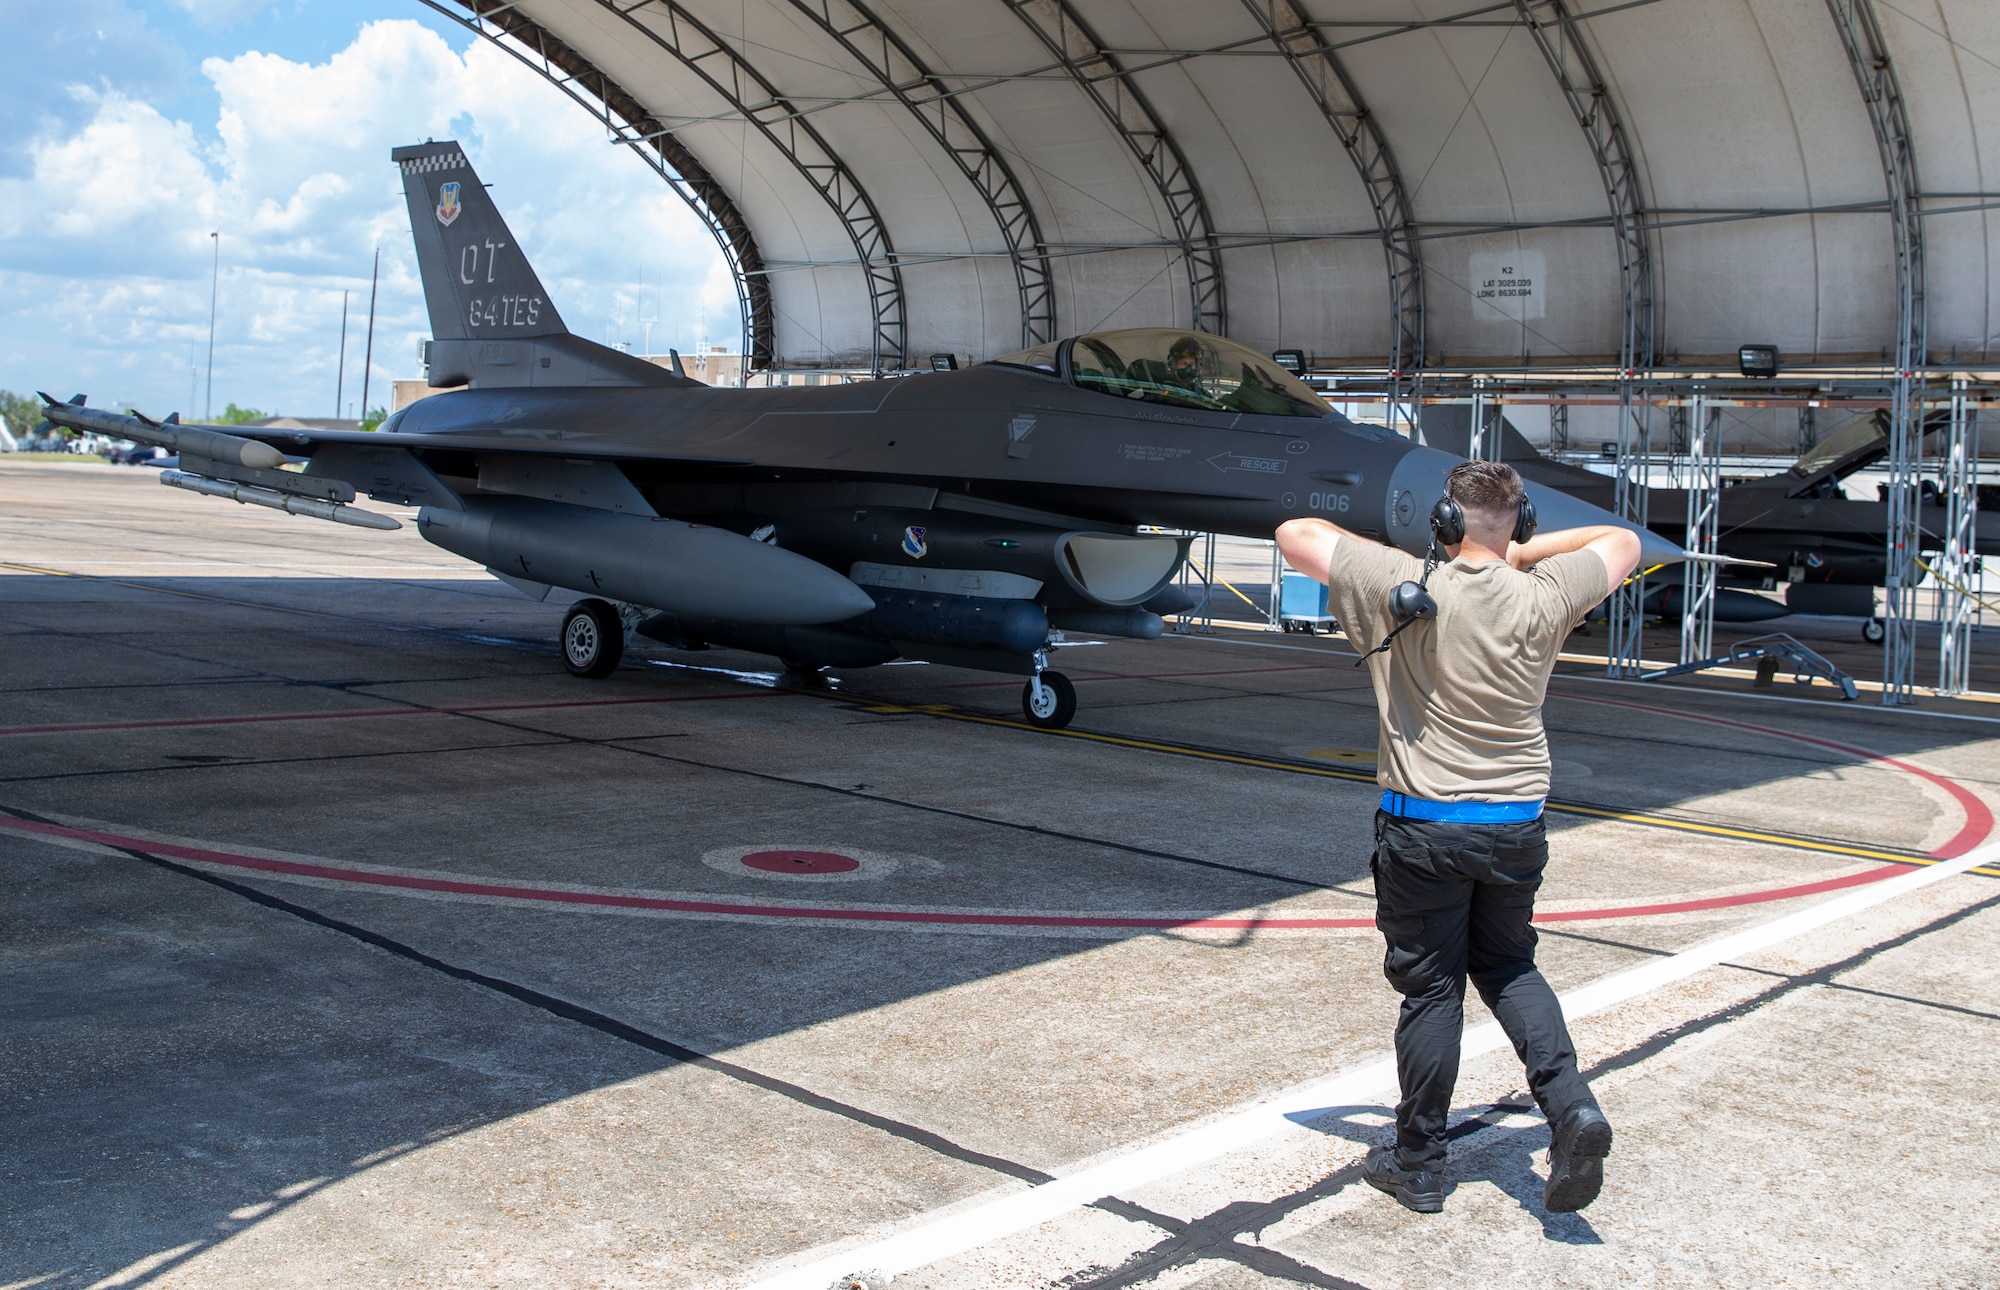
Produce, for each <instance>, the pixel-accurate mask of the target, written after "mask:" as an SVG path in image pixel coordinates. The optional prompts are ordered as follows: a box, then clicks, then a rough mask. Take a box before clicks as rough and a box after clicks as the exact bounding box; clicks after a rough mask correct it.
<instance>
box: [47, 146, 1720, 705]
mask: <svg viewBox="0 0 2000 1290" xmlns="http://www.w3.org/2000/svg"><path fill="white" fill-rule="evenodd" d="M391 155H392V159H393V160H394V161H395V162H396V164H397V165H398V166H399V167H401V170H402V176H403V185H404V192H405V195H406V197H407V198H408V202H409V211H410V221H411V231H412V233H413V235H414V236H415V239H416V248H417V262H418V266H419V269H420V272H421V274H422V278H423V285H424V295H425V299H426V302H427V304H428V306H429V310H430V318H431V329H432V336H433V339H432V340H431V341H430V343H429V345H428V346H427V349H426V358H427V362H428V365H429V382H430V384H431V385H432V386H435V387H458V386H464V387H466V388H464V389H462V390H461V389H447V392H444V393H439V394H436V395H433V396H431V397H429V398H425V399H422V400H420V401H418V402H416V403H413V404H410V405H409V406H407V407H405V408H403V409H401V410H400V411H398V412H396V413H395V414H394V415H392V416H390V417H389V418H388V419H387V420H386V421H384V422H383V423H382V425H381V426H380V427H379V428H378V429H377V430H376V431H374V432H362V431H331V430H278V429H260V430H256V431H248V432H246V431H243V430H241V429H240V428H235V427H213V426H202V427H197V426H188V425H183V424H180V423H179V422H178V420H177V419H176V418H172V417H169V418H168V419H167V420H165V421H153V420H151V419H148V418H144V417H138V416H117V415H113V414H110V413H107V412H101V411H97V410H95V409H90V408H88V407H86V406H84V404H83V400H82V398H81V396H79V397H78V399H77V400H74V401H72V402H71V403H57V402H55V401H54V400H52V399H48V400H47V402H48V403H49V404H50V406H49V407H48V408H47V409H46V414H47V416H48V419H49V420H50V421H51V422H53V423H55V424H57V425H62V426H68V427H71V428H73V429H78V430H94V431H98V432H101V433H106V434H115V435H119V436H123V437H128V438H131V439H135V440H138V441H140V442H143V443H156V444H160V445H162V446H164V447H167V448H169V449H172V450H174V451H176V452H177V453H178V454H179V465H178V468H177V469H175V470H169V471H164V472H163V473H162V475H161V482H162V483H164V484H168V485H171V486H174V487H178V488H185V489H189V490H191V491H194V492H198V493H206V494H210V495H214V496H220V497H227V498H231V499H234V500H236V501H238V502H245V503H251V504H255V505H260V506H268V507H271V508H273V509H279V510H286V511H290V512H292V513H293V514H298V515H308V516H313V517H316V518H320V519H326V520H333V521H336V522H341V523H349V524H361V525H365V526H368V527H375V528H394V527H399V524H398V522H397V521H396V520H395V519H394V518H393V517H391V516H387V515H383V514H381V513H379V512H375V511H370V510H367V509H365V508H363V507H361V506H359V505H357V504H356V499H357V496H358V495H359V494H364V493H365V494H366V495H367V496H369V497H370V498H373V499H376V500H377V501H383V502H390V503H398V504H404V505H412V506H416V507H418V508H419V510H418V512H417V530H418V532H419V533H420V534H421V535H422V536H423V538H424V539H425V540H426V541H429V542H431V543H433V544H435V545H437V546H439V547H442V548H443V549H445V550H447V551H450V552H453V553H455V554H457V555H460V556H463V557H464V558H466V559H468V560H471V561H474V562H475V563H478V564H481V565H484V566H485V567H486V568H487V569H488V570H489V571H490V572H491V573H493V574H494V576H496V577H498V578H500V579H501V580H503V581H505V582H507V583H508V584H509V585H511V586H513V587H515V588H517V589H518V590H520V591H522V592H524V593H526V594H527V595H529V596H531V597H534V598H536V599H546V598H548V597H549V596H551V595H552V594H554V593H555V592H556V591H557V590H558V589H560V590H561V591H563V592H570V593H581V595H582V597H583V598H582V599H579V600H577V601H575V603H574V604H571V605H570V606H569V608H568V609H567V611H566V612H565V614H564V617H563V622H562V630H561V635H560V641H561V652H562V659H563V662H564V664H565V665H566V666H567V667H568V668H569V670H570V671H571V672H573V673H575V674H577V675H578V676H585V677H602V676H606V675H608V674H609V673H610V672H611V671H612V670H613V669H614V668H616V667H617V665H618V662H619V659H620V656H621V653H622V651H623V649H624V645H625V641H626V638H627V633H628V632H631V631H637V632H639V633H640V634H642V635H645V636H647V637H650V638H652V639H654V640H657V641H661V642H664V643H667V644H669V645H672V646H678V647H683V648H692V649H699V648H704V647H706V646H709V645H718V646H724V647H728V648H735V649H743V650H750V651H754V652H758V653H762V654H768V655H773V656H775V657H777V658H778V659H779V660H781V661H782V662H783V664H784V666H785V667H786V668H787V669H788V670H789V671H790V672H792V673H793V674H795V675H797V676H799V677H801V678H808V679H809V678H813V677H816V676H818V674H819V673H821V672H822V671H823V670H824V669H828V668H835V669H841V668H860V667H868V666H872V665H876V664H881V663H886V662H889V661H891V660H893V659H897V658H907V659H918V660H925V661H930V662H935V663H943V664H950V665H955V666H960V667H969V668H978V669H983V670H987V671H993V672H1000V673H1011V674H1015V675H1020V676H1024V677H1026V678H1027V679H1026V681H1025V683H1024V686H1023V690H1022V696H1021V701H1022V710H1023V712H1024V714H1025V715H1026V717H1027V719H1028V720H1029V721H1030V722H1031V723H1033V724H1035V725H1038V726H1047V727H1060V726H1063V725H1065V724H1067V723H1068V722H1069V720H1070V719H1071V717H1072V716H1073V714H1074V713H1075V710H1076V692H1075V688H1074V687H1073V686H1072V685H1071V684H1070V682H1069V681H1068V680H1067V679H1066V678H1065V677H1064V676H1063V675H1062V674H1061V673H1060V672H1057V671H1054V670H1052V669H1050V667H1049V659H1050V651H1051V647H1052V646H1053V645H1055V644H1057V643H1059V642H1060V640H1061V639H1062V638H1061V636H1060V633H1064V632H1072V633H1085V634H1090V635H1111V636H1128V637H1137V638H1140V639H1152V638H1155V637H1158V636H1159V635H1160V633H1161V630H1162V628H1163V626H1164V623H1163V622H1162V618H1161V615H1163V614H1171V613H1176V612H1180V611H1184V610H1186V609H1188V608H1190V607H1191V606H1192V603H1193V600H1194V598H1193V597H1192V596H1191V595H1189V594H1188V592H1187V591H1186V589H1185V588H1183V587H1181V586H1179V585H1177V584H1176V576H1177V574H1178V573H1179V572H1180V570H1181V568H1182V565H1183V564H1184V562H1185V560H1186V558H1187V551H1188V543H1189V540H1190V539H1189V538H1188V537H1187V536H1185V535H1184V534H1186V533H1188V532H1191V531H1192V532H1208V531H1212V532H1220V533H1230V534H1240V535H1245V536H1255V537H1267V536H1269V535H1270V533H1271V532H1272V530H1274V529H1275V528H1276V527H1277V526H1278V525H1279V524H1281V523H1283V522H1284V521H1285V520H1288V519H1292V518H1295V517H1298V516H1304V515H1324V516H1328V517H1330V518H1333V519H1335V520H1337V521H1338V522H1339V523H1340V524H1342V525H1343V526H1345V527H1347V528H1349V529H1351V530H1354V531H1356V532H1360V533H1363V534H1365V535H1368V536H1370V537H1373V538H1376V539H1378V540H1381V541H1384V542H1388V543H1393V544H1395V545H1397V546H1400V547H1402V548H1403V549H1405V550H1408V551H1411V552H1413V553H1418V554H1421V553H1422V552H1423V551H1424V549H1425V548H1426V546H1427V545H1428V542H1429V537H1430V533H1429V522H1428V516H1429V512H1430V508H1431V504H1432V502H1433V501H1435V500H1436V498H1437V497H1438V496H1439V495H1440V494H1441V493H1442V491H1443V484H1444V477H1445V474H1446V472H1447V471H1449V470H1450V469H1451V467H1452V466H1454V465H1456V464H1457V463H1458V461H1460V460H1461V458H1459V457H1457V456H1454V455H1452V454H1448V453H1444V452H1440V451H1437V450H1434V449H1431V448H1426V447H1422V446H1420V445H1418V444H1415V443H1413V442H1411V441H1409V440H1407V439H1404V438H1402V437H1400V436H1398V435H1395V434H1392V433H1390V432H1389V431H1387V430H1384V429H1381V428H1378V427H1375V426H1371V425H1365V424H1357V423H1355V422H1352V421H1349V420H1348V419H1346V418H1345V417H1343V416H1341V415H1339V414H1338V413H1336V412H1334V411H1333V409H1332V408H1330V407H1329V406H1328V405H1327V404H1326V403H1324V402H1323V401H1322V400H1321V399H1320V398H1319V396H1318V395H1316V394H1314V393H1313V391H1312V390H1310V389H1309V388H1307V387H1306V386H1305V385H1304V384H1303V383H1301V382H1300V381H1299V380H1298V379H1297V378H1296V377H1294V376H1292V375H1291V374H1290V373H1289V372H1287V371H1285V370H1284V369H1283V368H1281V367H1280V366H1279V365H1278V364H1277V363H1275V362H1274V361H1272V360H1271V359H1270V358H1269V357H1267V356H1266V355H1264V354H1261V353H1258V352H1257V351H1255V350H1252V349H1249V348H1248V347H1246V346H1243V345H1240V344H1236V343H1234V342H1232V341H1229V340H1225V339H1223V338H1221V337H1218V336H1210V335H1203V334H1199V333H1195V332H1188V331H1181V330H1176V329H1170V328H1138V329H1128V330H1120V331H1107V332H1099V333H1095V334H1090V335H1083V336H1076V337H1073V338H1069V339H1065V340H1062V341H1060V342H1055V343H1051V344H1046V345H1040V346H1037V347H1035V348H1032V349H1028V350H1023V351H1021V352H1019V353H1014V354H1008V355H1005V356H1003V357H1000V358H996V359H993V360H991V361H988V362H983V363H980V364H977V365H976V366H972V367H968V368H966V369H964V370H959V371H946V372H930V373H920V374H907V375H901V376H895V377H891V378H885V379H880V380H867V381H857V382H853V383H849V384H841V385H822V386H818V387H774V388H759V389H723V388H711V387H709V386H706V385H703V384H701V383H700V382H698V381H695V380H693V379H691V378H689V377H688V376H686V375H685V373H684V372H682V371H675V370H668V369H666V368H662V367H660V366H658V365H656V364H653V363H649V362H646V361H643V360H641V359H638V358H635V357H632V356H631V355H628V354H624V353H620V352H618V351H616V350H613V349H609V348H606V347H605V346H602V345H598V344H594V343H592V342H590V341H588V340H585V339H583V338H582V337H580V336H576V335H574V334H572V333H571V332H570V331H569V329H568V328H567V327H565V326H564V325H563V322H562V318H561V316H560V314H559V313H558V311H557V309H556V306H555V303H554V302H553V301H552V300H551V299H550V298H549V295H548V293H547V291H546V290H545V289H544V288H543V286H542V283H541V281H540V279H539V278H537V277H536V275H535V271H534V269H533V268H532V267H530V265H529V264H528V261H527V259H526V258H525V257H524V256H523V254H522V251H521V247H520V244H519V243H518V242H517V241H516V240H515V238H514V235H513V233H512V232H511V231H509V229H508V227H507V225H506V223H505V221H504V220H503V219H502V218H501V216H500V213H499V211H498V210H497V209H496V208H495V206H494V204H493V202H492V200H491V199H490V197H489V196H488V193H487V190H486V188H485V186H484V185H482V184H481V183H480V182H479V179H478V177H477V176H476V175H475V174H474V173H473V170H472V167H471V166H470V165H469V164H468V163H467V161H466V158H465V154H464V152H463V150H462V149H461V148H460V147H459V145H458V144H456V143H452V142H442V143H426V144H422V145H419V146H415V147H406V148H398V149H396V150H395V151H394V153H392V154H391ZM676 366H677V367H678V362H676ZM44 397H45V399H46V396H44ZM299 459H303V460H304V462H305V468H304V470H303V471H302V472H301V471H297V470H288V469H283V467H284V466H285V465H286V464H287V463H288V461H291V462H293V463H296V461H297V460H299ZM1530 492H1531V494H1532V495H1533V499H1534V503H1535V506H1536V508H1537V510H1538V512H1539V514H1540V517H1541V522H1542V525H1543V527H1544V528H1546V529H1554V528H1567V527H1571V526H1575V525H1586V524H1609V523H1617V522H1618V521H1617V520H1616V519H1614V517H1612V516H1611V515H1610V514H1609V513H1607V512H1605V511H1603V510H1600V509H1599V508H1597V507H1595V506H1592V505H1590V504H1588V503H1586V502H1583V501H1580V500H1577V499H1576V498H1573V497H1570V496H1567V495H1566V494H1564V493H1562V492H1560V491H1556V490H1553V489H1548V488H1542V487H1539V486H1531V488H1530ZM1627 527H1631V526H1629V525H1628V526H1627ZM1176 531H1178V534H1177V532H1176ZM1641 536H1642V538H1644V539H1645V541H1646V544H1647V557H1648V562H1649V563H1658V562H1661V561H1668V560H1677V559H1680V558H1682V556H1683V554H1684V553H1683V552H1682V551H1681V550H1680V548H1678V547H1676V546H1675V545H1674V544H1672V543H1671V542H1668V541H1666V540H1665V539H1663V538H1660V537H1658V536H1657V535H1653V534H1646V533H1643V532H1642V534H1641ZM564 598H565V599H567V597H564Z"/></svg>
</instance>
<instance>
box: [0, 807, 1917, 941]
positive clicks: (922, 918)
mask: <svg viewBox="0 0 2000 1290" xmlns="http://www.w3.org/2000/svg"><path fill="white" fill-rule="evenodd" d="M0 828H5V829H11V830H13V831H15V832H17V833H28V834H36V835H40V836H43V837H56V838H67V839H71V840H73V841H78V842H90V843H95V844H96V845H98V846H106V847H117V848H119V849H122V850H129V851H144V852H148V853H150V854H153V855H160V856H166V857H169V858H171V859H175V860H189V861H193V862H194V863H196V864H207V865H217V866H220V867H224V868H229V869H242V870H249V871H252V872H257V873H271V874H283V875H287V876H290V877H299V878H318V879H321V880H323V881H329V882H341V883H351V884H354V885H356V886H364V887H389V888H399V889H402V890H407V891H427V892H437V893H441V894H446V895H457V896H484V897H488V898H495V899H504V900H529V901H539V902H543V903H546V904H552V905H583V906H596V907H599V908H611V909H643V910H657V911H661V912H666V913H682V914H719V915H733V916H736V917H751V918H784V919H820V920H826V921H837V922H851V923H904V924H925V925H931V926H943V927H1047V928H1129V929H1134V930H1153V931H1159V930H1167V929H1173V928H1195V929H1217V930H1225V931H1332V930H1343V929H1351V928H1361V927H1373V926H1374V925H1375V919H1374V918H1373V917H1372V916H1370V917H1366V918H1300V917H1291V918H1157V917H1151V918H1149V917H1141V916H1127V915H1114V914H1102V915H1099V914H976V913H951V912H947V911H937V910H920V909H895V908H872V909H871V908H859V909H856V908H838V907H813V906H801V905H756V904H743V903H738V902H735V901H727V900H677V899H673V898H670V897H663V896H636V895H619V894H616V893H611V892H589V891H562V890H558V889H552V888H547V887H529V886H521V885H517V884H513V883H497V882H478V881H473V880H469V879H461V878H421V877H416V876H413V875H409V874H393V873H376V872H371V871H369V870H363V869H348V868H343V867H341V866H338V865H330V864H310V863H305V862H302V861H297V860H272V859H267V858H266V857H263V856H251V855H243V854H240V853H237V852H232V851H216V850H212V849H210V848H206V847H191V846H183V845H181V844H179V843H173V842H155V841H152V840H150V839H147V838H135V837H127V836H124V835H122V834H117V833H105V832H101V831H98V830H94V829H78V828H71V827H69V826H68V825H63V824H45V823H42V822H40V821H38V820H23V819H18V818H15V817H13V816H8V815H0ZM1907 868H1908V867H1907V866H1905V865H1899V864H1888V865H1883V866H1881V867H1880V868H1876V869H1868V870H1864V871H1863V872H1861V873H1857V874H1849V875H1847V876H1846V877H1843V878H1829V879H1826V880H1824V881H1821V882H1809V883H1802V884H1799V885H1797V886H1790V887H1773V888H1770V889H1768V890H1765V891H1748V892H1739V893H1737V894H1736V895H1732V896H1711V897H1708V898H1706V899H1701V900H1682V901H1670V902H1667V903H1663V904H1651V905H1623V906H1612V907H1609V908H1605V909H1573V910H1564V911H1561V912H1558V913H1546V914H1537V915H1536V916H1535V921H1536V922H1538V923H1562V922H1584V921H1601V920H1605V919H1615V918H1649V917H1656V916H1659V915H1663V914H1683V913H1692V912H1696V911H1701V910H1710V909H1730V908H1734V907H1736V906H1740V905H1757V904H1764V903H1766V902H1769V901H1774V900H1791V899H1793V898H1795V897H1799V896H1810V895H1815V894H1817V893H1819V892H1823V891H1836V890H1839V889H1840V888H1843V887H1858V886H1862V885H1864V884H1867V883H1871V882H1879V881H1881V880H1882V879H1884V878H1887V877H1889V876H1890V875H1892V874H1897V873H1903V872H1906V871H1907Z"/></svg>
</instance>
